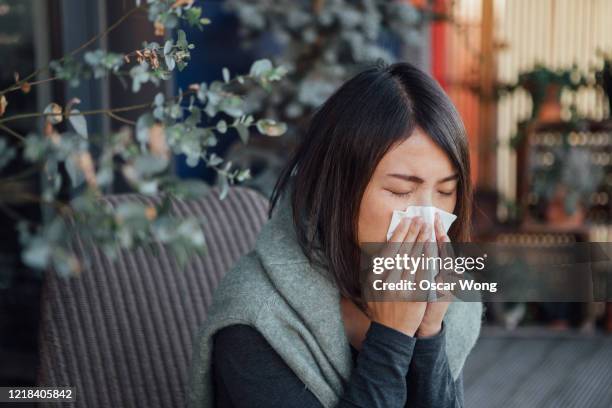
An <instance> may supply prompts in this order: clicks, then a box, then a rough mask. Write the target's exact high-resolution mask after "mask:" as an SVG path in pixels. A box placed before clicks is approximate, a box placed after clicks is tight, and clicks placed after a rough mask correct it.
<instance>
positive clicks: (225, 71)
mask: <svg viewBox="0 0 612 408" xmlns="http://www.w3.org/2000/svg"><path fill="white" fill-rule="evenodd" d="M221 72H222V73H223V81H224V82H225V83H226V84H227V83H228V82H229V81H230V72H229V69H227V68H225V67H224V68H223V70H222V71H221Z"/></svg>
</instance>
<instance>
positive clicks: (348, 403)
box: [212, 322, 463, 408]
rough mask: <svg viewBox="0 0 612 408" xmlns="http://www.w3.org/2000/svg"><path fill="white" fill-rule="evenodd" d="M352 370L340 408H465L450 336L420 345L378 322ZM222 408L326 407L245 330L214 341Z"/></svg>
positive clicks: (232, 329)
mask: <svg viewBox="0 0 612 408" xmlns="http://www.w3.org/2000/svg"><path fill="white" fill-rule="evenodd" d="M351 352H352V356H353V364H354V367H353V371H352V374H351V378H350V380H349V382H348V383H347V385H346V386H345V389H344V394H343V395H342V396H341V398H340V401H339V403H338V405H337V407H342V408H345V407H385V408H392V407H411V408H412V407H434V408H445V407H463V381H462V375H460V377H459V378H458V379H457V381H454V380H453V378H452V375H451V372H450V369H449V366H448V361H447V357H446V350H445V329H444V325H443V326H442V330H441V331H440V333H438V334H437V335H435V336H432V337H427V338H415V337H411V336H408V335H406V334H404V333H401V332H399V331H397V330H394V329H392V328H390V327H387V326H385V325H382V324H379V323H376V322H373V323H372V324H371V325H370V328H369V329H368V332H367V334H366V338H365V340H364V341H363V344H362V348H361V351H359V352H358V351H357V350H356V349H355V348H353V347H352V346H351ZM212 361H213V363H212V364H213V373H214V374H213V375H214V393H215V401H216V406H217V407H224V408H225V407H231V408H234V407H235V408H243V407H249V408H252V407H300V408H315V407H317V408H318V407H322V405H321V403H320V402H319V400H318V399H317V398H316V396H315V395H314V394H313V393H312V392H311V391H310V390H308V389H307V388H306V386H305V385H304V383H303V382H302V381H301V380H300V379H299V378H298V377H297V376H296V375H295V373H294V372H293V371H292V370H291V368H290V367H289V366H288V365H287V364H286V363H285V362H284V360H283V359H282V358H281V357H280V356H279V355H278V354H277V353H276V351H275V350H274V349H273V348H272V347H271V346H270V344H269V343H268V342H267V341H266V340H265V338H264V337H263V336H262V335H261V334H260V333H259V332H258V331H257V330H256V329H254V328H253V327H251V326H248V325H240V324H238V325H231V326H227V327H225V328H223V329H221V330H220V331H219V332H217V334H216V335H215V336H214V346H213V359H212Z"/></svg>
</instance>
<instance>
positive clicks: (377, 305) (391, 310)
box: [366, 217, 432, 337]
mask: <svg viewBox="0 0 612 408" xmlns="http://www.w3.org/2000/svg"><path fill="white" fill-rule="evenodd" d="M431 231H432V226H431V225H429V224H427V223H425V222H423V219H422V218H421V217H412V218H403V219H402V221H401V222H400V224H399V225H398V227H397V228H396V229H395V231H394V232H393V235H392V236H391V239H390V240H389V242H388V243H387V244H386V245H385V246H384V248H383V251H382V256H385V257H395V255H396V254H398V253H400V254H401V255H402V256H403V254H407V255H408V256H410V257H413V256H414V257H418V256H420V254H421V252H422V250H423V247H424V245H425V243H426V242H428V240H429V239H430V238H429V237H430V236H431ZM398 272H399V274H400V276H399V279H402V280H403V279H407V280H413V281H415V280H418V277H417V275H412V274H410V271H408V270H406V269H404V270H401V271H398ZM417 274H418V272H417ZM391 281H392V282H398V281H399V280H395V279H393V280H391ZM368 289H369V290H371V287H370V288H366V290H368ZM383 296H384V295H383ZM394 296H397V295H395V294H389V297H390V298H392V297H394ZM380 297H381V294H380V293H377V294H376V299H379V298H380ZM366 300H367V299H366ZM367 306H368V314H369V317H370V319H371V320H372V321H375V322H378V323H380V324H383V325H385V326H388V327H390V328H392V329H395V330H397V331H400V332H402V333H404V334H406V335H408V336H411V337H413V336H414V335H415V333H416V331H417V329H418V328H419V325H420V324H421V321H422V320H423V316H424V314H425V310H426V308H427V301H408V300H399V301H398V300H381V301H368V302H367Z"/></svg>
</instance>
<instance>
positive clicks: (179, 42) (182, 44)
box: [176, 30, 189, 49]
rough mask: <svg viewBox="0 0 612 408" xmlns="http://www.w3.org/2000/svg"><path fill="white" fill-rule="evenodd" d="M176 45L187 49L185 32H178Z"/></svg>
mask: <svg viewBox="0 0 612 408" xmlns="http://www.w3.org/2000/svg"><path fill="white" fill-rule="evenodd" d="M176 45H177V46H178V47H179V48H182V49H186V48H187V47H188V45H189V43H188V42H187V35H186V34H185V31H183V30H178V39H177V40H176Z"/></svg>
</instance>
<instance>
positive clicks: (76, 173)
mask: <svg viewBox="0 0 612 408" xmlns="http://www.w3.org/2000/svg"><path fill="white" fill-rule="evenodd" d="M75 159H76V155H70V156H68V158H67V159H66V161H65V162H64V165H65V167H66V172H67V173H68V176H69V177H70V181H71V182H72V187H73V188H77V187H79V186H80V185H81V184H83V182H84V181H85V175H84V174H83V172H82V171H81V169H80V168H79V166H78V163H77V162H76V160H75Z"/></svg>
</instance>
